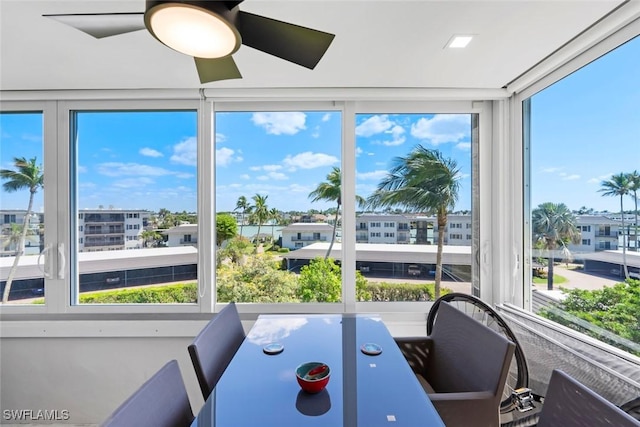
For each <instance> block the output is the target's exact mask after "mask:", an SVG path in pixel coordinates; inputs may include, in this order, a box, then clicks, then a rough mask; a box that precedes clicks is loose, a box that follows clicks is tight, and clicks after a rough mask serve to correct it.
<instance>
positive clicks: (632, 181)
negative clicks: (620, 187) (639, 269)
mask: <svg viewBox="0 0 640 427" xmlns="http://www.w3.org/2000/svg"><path fill="white" fill-rule="evenodd" d="M628 179H629V190H630V191H631V192H632V193H633V201H634V203H635V208H634V215H635V225H634V227H633V229H634V237H635V245H634V247H635V250H636V252H638V251H640V249H638V190H640V173H638V171H633V172H631V173H630V174H628Z"/></svg>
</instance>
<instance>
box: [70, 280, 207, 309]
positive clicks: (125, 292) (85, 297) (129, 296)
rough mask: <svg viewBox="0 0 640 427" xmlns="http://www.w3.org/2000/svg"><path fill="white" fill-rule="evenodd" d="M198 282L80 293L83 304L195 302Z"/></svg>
mask: <svg viewBox="0 0 640 427" xmlns="http://www.w3.org/2000/svg"><path fill="white" fill-rule="evenodd" d="M197 296H198V289H197V284H196V283H181V284H176V285H159V286H153V287H144V288H124V289H118V290H114V291H100V292H86V293H82V294H80V303H81V304H185V303H186V304H194V303H196V302H197V301H198V298H197Z"/></svg>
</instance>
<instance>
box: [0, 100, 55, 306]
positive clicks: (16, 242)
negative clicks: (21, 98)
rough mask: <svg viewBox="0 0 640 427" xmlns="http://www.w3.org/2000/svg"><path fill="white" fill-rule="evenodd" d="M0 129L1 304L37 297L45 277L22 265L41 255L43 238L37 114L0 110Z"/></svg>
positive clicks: (40, 122) (39, 116)
mask: <svg viewBox="0 0 640 427" xmlns="http://www.w3.org/2000/svg"><path fill="white" fill-rule="evenodd" d="M0 129H1V130H2V132H0V163H1V168H2V170H3V171H7V173H6V174H5V173H4V172H3V174H2V180H1V182H2V184H3V187H2V190H1V193H0V199H1V200H2V207H1V208H0V213H2V216H1V218H3V223H2V224H1V225H0V227H1V229H0V237H1V241H0V243H1V246H0V263H1V264H2V266H3V267H5V266H6V267H7V268H3V269H2V275H1V276H0V298H2V299H1V300H3V301H4V302H3V304H11V305H14V304H31V303H33V302H37V301H38V300H42V299H43V297H44V289H45V276H44V274H43V273H42V272H41V270H40V269H38V268H28V267H27V266H28V265H29V264H32V263H33V261H34V260H35V259H38V260H41V258H39V257H38V255H39V254H40V253H41V252H42V251H44V250H45V248H46V247H47V246H46V244H47V243H48V242H47V241H45V222H44V220H45V212H44V195H43V192H44V188H43V184H44V179H43V176H44V167H43V164H44V145H43V114H42V113H40V112H3V113H0ZM13 172H15V174H12V173H13ZM4 184H10V185H11V186H12V187H15V191H7V190H6V188H5V187H4ZM2 211H4V212H2ZM47 258H48V257H46V258H45V259H47ZM41 268H44V269H45V271H48V274H49V273H51V266H46V265H42V261H41ZM27 269H28V272H26V270H27ZM21 270H23V271H25V272H26V273H21ZM9 279H11V280H9ZM5 291H6V292H5ZM5 293H6V299H5Z"/></svg>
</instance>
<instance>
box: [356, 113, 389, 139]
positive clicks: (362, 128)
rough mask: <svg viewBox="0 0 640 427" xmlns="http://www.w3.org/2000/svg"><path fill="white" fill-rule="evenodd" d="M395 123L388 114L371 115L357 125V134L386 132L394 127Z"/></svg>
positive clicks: (368, 134)
mask: <svg viewBox="0 0 640 427" xmlns="http://www.w3.org/2000/svg"><path fill="white" fill-rule="evenodd" d="M393 125H394V123H393V122H392V121H390V120H389V116H388V115H386V114H383V115H380V116H371V117H369V118H368V119H367V120H365V121H364V122H362V123H360V124H359V125H358V126H356V136H364V137H369V136H372V135H376V134H378V133H382V132H385V131H387V130H389V129H391V128H392V127H393Z"/></svg>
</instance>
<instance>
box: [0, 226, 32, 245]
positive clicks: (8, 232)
mask: <svg viewBox="0 0 640 427" xmlns="http://www.w3.org/2000/svg"><path fill="white" fill-rule="evenodd" d="M23 228H24V227H23V226H22V225H20V224H16V223H14V222H12V223H11V224H9V227H7V228H5V229H3V230H2V236H0V238H1V239H2V247H3V248H5V249H7V250H9V251H10V250H11V248H15V251H17V250H18V248H19V247H20V245H19V243H20V239H22V229H23ZM27 234H29V232H28V231H27Z"/></svg>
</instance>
